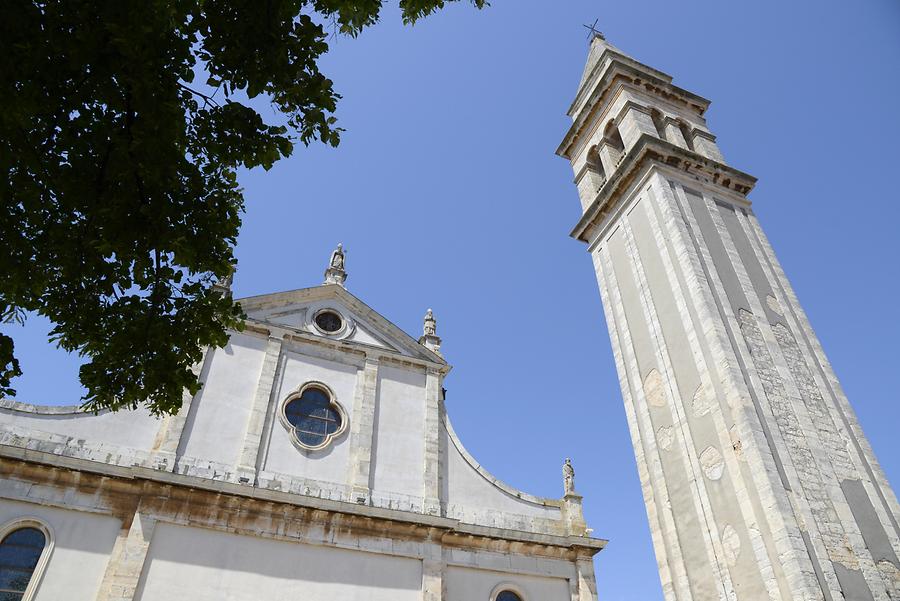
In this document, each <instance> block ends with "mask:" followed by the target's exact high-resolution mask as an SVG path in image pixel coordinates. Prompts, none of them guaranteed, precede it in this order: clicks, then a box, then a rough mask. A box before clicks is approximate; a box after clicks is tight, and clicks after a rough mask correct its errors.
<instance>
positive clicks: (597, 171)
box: [585, 145, 606, 193]
mask: <svg viewBox="0 0 900 601" xmlns="http://www.w3.org/2000/svg"><path fill="white" fill-rule="evenodd" d="M585 162H586V164H587V176H588V178H589V179H590V182H591V189H592V190H593V191H594V192H595V193H596V192H597V191H599V190H600V188H601V187H602V186H603V184H604V183H605V182H606V171H605V170H604V169H603V162H602V161H601V160H600V153H599V151H598V150H597V146H596V145H595V146H591V148H590V149H589V150H588V153H587V159H586V161H585Z"/></svg>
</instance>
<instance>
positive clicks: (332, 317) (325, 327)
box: [315, 310, 344, 334]
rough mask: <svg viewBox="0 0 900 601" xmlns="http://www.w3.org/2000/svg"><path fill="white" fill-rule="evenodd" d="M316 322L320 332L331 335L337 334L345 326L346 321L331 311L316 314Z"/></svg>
mask: <svg viewBox="0 0 900 601" xmlns="http://www.w3.org/2000/svg"><path fill="white" fill-rule="evenodd" d="M315 322H316V325H317V326H318V327H319V329H320V330H322V331H323V332H328V333H329V334H333V333H334V332H337V331H338V330H340V329H341V327H342V326H343V325H344V320H343V319H341V316H340V315H338V314H337V313H336V312H334V311H330V310H325V311H319V312H318V313H317V314H316V318H315Z"/></svg>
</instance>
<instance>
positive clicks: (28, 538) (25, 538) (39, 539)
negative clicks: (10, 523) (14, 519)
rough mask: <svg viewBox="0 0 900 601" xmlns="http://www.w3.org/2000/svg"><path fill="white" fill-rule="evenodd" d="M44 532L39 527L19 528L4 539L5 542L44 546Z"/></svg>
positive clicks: (40, 547)
mask: <svg viewBox="0 0 900 601" xmlns="http://www.w3.org/2000/svg"><path fill="white" fill-rule="evenodd" d="M44 542H45V540H44V533H43V532H41V531H40V530H38V529H37V528H19V529H18V530H16V531H15V532H11V533H10V534H8V535H7V537H6V538H4V539H3V544H4V545H6V544H9V545H25V546H27V547H37V548H38V549H43V548H44Z"/></svg>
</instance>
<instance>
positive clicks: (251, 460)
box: [235, 338, 283, 484]
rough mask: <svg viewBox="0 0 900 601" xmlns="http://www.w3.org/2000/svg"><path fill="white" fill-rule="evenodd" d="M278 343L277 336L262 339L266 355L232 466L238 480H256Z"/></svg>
mask: <svg viewBox="0 0 900 601" xmlns="http://www.w3.org/2000/svg"><path fill="white" fill-rule="evenodd" d="M282 345H283V341H282V340H281V339H278V338H269V340H268V342H267V343H266V356H265V358H264V359H263V364H262V369H261V370H260V373H259V381H258V382H257V385H256V393H255V394H254V396H253V404H252V405H251V406H250V415H249V416H248V417H247V429H246V431H245V433H244V441H243V443H242V445H241V453H240V456H239V458H238V464H237V468H236V470H235V477H236V478H237V480H238V482H240V483H242V484H254V483H255V482H256V476H257V473H256V472H257V468H258V458H259V450H260V443H261V439H262V432H263V426H264V425H265V420H266V414H267V413H268V410H269V404H270V403H271V402H272V389H273V387H274V385H275V376H276V372H277V368H278V359H279V357H280V356H281V349H282Z"/></svg>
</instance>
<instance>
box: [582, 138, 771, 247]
mask: <svg viewBox="0 0 900 601" xmlns="http://www.w3.org/2000/svg"><path fill="white" fill-rule="evenodd" d="M648 163H657V164H661V165H667V166H670V167H673V168H676V169H680V170H682V171H686V172H688V173H691V174H693V175H694V176H695V177H696V178H700V179H701V181H704V182H705V183H712V184H715V185H716V186H718V187H719V189H720V193H722V192H725V191H730V192H733V193H736V194H737V195H738V196H740V197H742V198H744V203H745V204H747V205H748V206H749V201H748V200H746V198H745V197H746V195H747V194H748V193H749V192H750V190H752V189H753V186H754V185H755V184H756V178H755V177H753V176H752V175H749V174H747V173H744V172H743V171H739V170H737V169H734V168H733V167H729V166H728V165H726V164H724V163H721V162H719V161H716V160H713V159H710V158H707V157H704V156H703V155H700V154H698V153H696V152H693V151H691V150H687V149H685V148H680V147H678V146H676V145H675V144H672V143H670V142H667V141H665V140H661V139H660V138H658V137H656V136H651V135H649V134H642V135H641V136H640V138H638V140H637V143H636V144H635V145H634V147H633V148H632V149H631V150H629V151H628V152H627V153H626V154H625V157H624V159H623V160H622V162H621V163H620V164H619V168H618V169H616V171H615V173H612V174H610V175H609V177H608V178H607V180H606V184H605V185H604V186H603V187H602V188H601V189H600V190H599V192H598V193H597V196H596V198H594V200H593V202H592V203H591V204H590V205H589V206H588V208H587V210H585V212H584V215H582V217H581V219H580V220H579V221H578V223H577V224H576V225H575V228H574V229H573V230H572V232H571V233H570V236H572V237H573V238H575V239H577V240H581V241H583V242H589V240H588V239H587V237H586V236H585V233H586V232H587V231H588V230H589V228H591V227H592V226H596V225H597V223H598V222H599V221H601V220H603V219H604V218H605V217H606V216H607V215H609V214H610V213H612V212H614V211H615V209H616V206H617V204H616V201H617V200H620V199H622V198H626V197H629V195H627V194H625V191H627V189H628V188H629V186H631V184H633V182H634V180H635V179H637V178H638V176H640V175H642V174H643V169H644V168H645V167H646V166H647V164H648Z"/></svg>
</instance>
